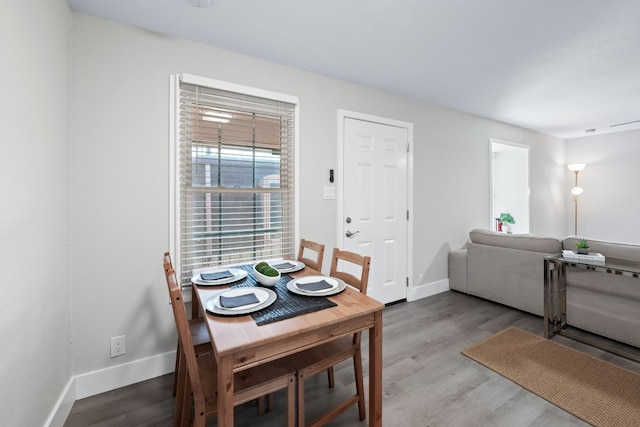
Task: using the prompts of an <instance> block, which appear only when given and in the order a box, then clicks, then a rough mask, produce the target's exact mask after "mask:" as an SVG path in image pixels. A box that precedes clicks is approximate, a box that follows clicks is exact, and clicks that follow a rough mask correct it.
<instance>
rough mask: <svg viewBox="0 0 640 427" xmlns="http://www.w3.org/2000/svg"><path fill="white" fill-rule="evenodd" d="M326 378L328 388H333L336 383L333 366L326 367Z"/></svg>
mask: <svg viewBox="0 0 640 427" xmlns="http://www.w3.org/2000/svg"><path fill="white" fill-rule="evenodd" d="M327 378H328V380H329V388H333V387H334V386H335V385H336V381H335V378H334V376H333V366H331V367H330V368H329V369H327Z"/></svg>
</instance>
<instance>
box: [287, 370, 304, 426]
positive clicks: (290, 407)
mask: <svg viewBox="0 0 640 427" xmlns="http://www.w3.org/2000/svg"><path fill="white" fill-rule="evenodd" d="M295 425H296V378H295V376H294V375H291V376H290V377H289V385H288V386H287V427H295ZM300 427H304V425H300Z"/></svg>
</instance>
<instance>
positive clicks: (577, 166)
mask: <svg viewBox="0 0 640 427" xmlns="http://www.w3.org/2000/svg"><path fill="white" fill-rule="evenodd" d="M585 166H586V165H585V164H584V163H572V164H570V165H567V167H568V168H569V170H570V171H571V172H573V173H574V174H575V175H576V179H575V185H574V186H573V188H572V189H571V194H573V205H574V215H573V216H574V217H573V224H574V228H573V234H574V235H575V236H577V235H578V196H579V195H580V194H582V191H583V190H582V188H581V187H578V174H579V173H580V171H581V170H582V169H584V168H585Z"/></svg>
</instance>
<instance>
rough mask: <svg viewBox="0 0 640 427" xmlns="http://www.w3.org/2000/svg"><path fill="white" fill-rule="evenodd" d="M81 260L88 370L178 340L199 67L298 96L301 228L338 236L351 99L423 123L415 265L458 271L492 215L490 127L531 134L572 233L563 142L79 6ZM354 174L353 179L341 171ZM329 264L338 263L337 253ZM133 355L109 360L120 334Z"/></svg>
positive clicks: (80, 341)
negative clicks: (172, 172) (178, 78)
mask: <svg viewBox="0 0 640 427" xmlns="http://www.w3.org/2000/svg"><path fill="white" fill-rule="evenodd" d="M73 21H74V28H73V66H72V69H73V80H72V90H71V146H70V161H71V173H70V174H71V184H70V185H71V218H70V224H71V241H72V249H71V260H72V267H71V271H72V278H73V280H72V283H73V296H74V304H73V341H74V365H73V371H74V373H75V374H82V373H86V372H91V371H93V370H97V369H101V368H105V367H110V366H114V365H117V364H121V363H125V362H128V361H133V360H136V359H141V358H143V357H147V356H151V355H154V354H159V353H162V352H168V351H171V350H173V348H174V346H175V335H174V326H173V325H172V317H171V312H170V309H169V305H168V298H167V291H166V287H165V285H164V278H163V276H162V269H161V266H160V259H161V256H162V253H163V251H164V250H166V249H167V248H168V199H169V198H168V123H169V122H168V120H169V115H168V100H169V95H168V83H169V75H170V74H172V73H182V72H185V73H191V74H196V75H202V76H205V77H210V78H215V79H220V80H226V81H229V82H233V83H239V84H242V85H248V86H254V87H259V88H262V89H266V90H271V91H276V92H281V93H286V94H290V95H295V96H298V97H299V99H300V106H301V107H300V111H301V116H300V117H301V122H300V163H301V170H302V176H301V181H300V194H301V201H300V206H301V214H300V219H301V221H300V222H301V223H300V231H301V235H302V236H303V237H305V238H308V239H312V240H317V241H321V242H324V243H325V244H326V245H327V246H328V249H327V251H328V253H330V251H331V247H332V246H333V245H334V244H335V227H336V201H335V200H323V199H322V187H323V186H324V185H328V184H327V183H328V171H329V169H337V167H336V161H337V160H336V159H337V154H336V137H337V123H336V118H337V110H338V109H339V108H343V109H346V110H350V111H358V112H362V113H366V114H372V115H376V116H382V117H389V118H392V119H397V120H403V121H407V122H412V123H414V124H415V147H414V150H415V154H414V160H415V177H414V179H415V188H416V190H415V195H414V207H415V212H414V218H415V222H414V232H415V238H414V242H415V245H414V248H413V250H414V263H413V264H414V271H413V272H412V276H413V277H412V282H414V283H415V282H417V280H416V279H417V277H418V275H419V274H424V276H425V279H424V282H425V283H429V282H434V281H439V280H446V279H447V253H448V251H449V249H450V248H457V247H460V246H462V245H463V244H464V242H465V240H466V238H467V233H468V231H469V229H471V228H474V227H488V226H489V225H490V224H489V221H488V218H489V158H488V156H489V138H491V137H494V138H499V139H506V140H509V141H514V142H517V143H520V144H526V145H529V146H531V153H530V155H531V165H532V171H531V187H532V197H531V206H532V208H531V212H532V213H531V230H532V232H537V233H540V234H562V233H563V231H564V220H563V219H564V201H563V200H561V199H558V198H556V194H555V192H556V188H561V187H562V185H563V183H564V178H565V176H564V174H563V168H564V158H563V154H564V148H563V141H562V140H559V139H556V138H551V137H548V136H544V135H540V134H537V133H535V132H530V131H526V130H523V129H519V128H516V127H513V126H508V125H504V124H500V123H496V122H493V121H489V120H485V119H481V118H477V117H473V116H469V115H465V114H460V113H457V112H453V111H449V110H445V109H442V108H438V107H434V106H429V105H425V104H422V103H419V102H416V101H413V100H410V99H406V98H401V97H397V96H393V95H390V94H386V93H383V92H380V91H376V90H372V89H368V88H365V87H362V86H358V85H354V84H350V83H347V82H344V81H338V80H335V79H330V78H326V77H322V76H319V75H316V74H312V73H308V72H304V71H300V70H296V69H292V68H288V67H284V66H280V65H277V64H273V63H269V62H265V61H260V60H257V59H254V58H250V57H246V56H243V55H239V54H235V53H232V52H228V51H223V50H220V49H216V48H212V47H208V46H205V45H201V44H197V43H193V42H189V41H184V40H177V39H173V38H170V37H166V36H162V35H159V34H155V33H151V32H147V31H144V30H140V29H136V28H132V27H129V26H126V25H122V24H118V23H113V22H108V21H104V20H101V19H98V18H95V17H91V16H87V15H83V14H74V15H73ZM336 178H337V179H340V177H336ZM325 269H328V265H325ZM121 334H126V336H127V354H126V355H125V356H122V357H119V358H116V359H109V346H108V342H109V337H111V336H114V335H121Z"/></svg>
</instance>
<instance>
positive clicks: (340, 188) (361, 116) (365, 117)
mask: <svg viewBox="0 0 640 427" xmlns="http://www.w3.org/2000/svg"><path fill="white" fill-rule="evenodd" d="M345 119H356V120H362V121H367V122H372V123H378V124H382V125H387V126H395V127H400V128H404V129H406V130H407V142H408V144H409V147H408V149H407V211H408V212H409V219H408V221H407V236H406V237H407V239H406V241H407V264H406V267H407V295H408V291H409V289H410V288H413V285H414V278H413V217H414V213H413V148H414V145H413V123H409V122H403V121H400V120H395V119H389V118H386V117H379V116H373V115H371V114H365V113H358V112H355V111H349V110H343V109H339V110H338V138H337V141H338V166H337V171H336V172H337V174H336V175H337V181H338V182H337V185H336V192H337V195H336V202H337V218H336V246H338V247H343V246H344V244H343V243H344V238H345V236H344V233H345V225H344V221H343V218H344V179H342V177H344V121H345Z"/></svg>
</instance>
